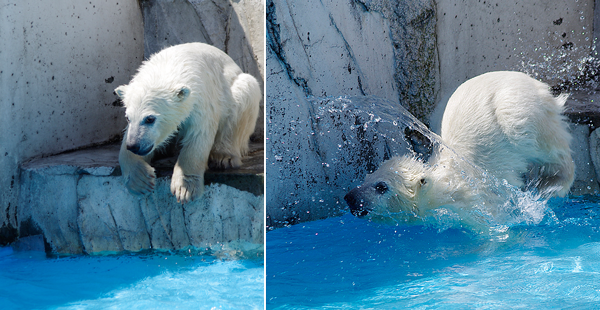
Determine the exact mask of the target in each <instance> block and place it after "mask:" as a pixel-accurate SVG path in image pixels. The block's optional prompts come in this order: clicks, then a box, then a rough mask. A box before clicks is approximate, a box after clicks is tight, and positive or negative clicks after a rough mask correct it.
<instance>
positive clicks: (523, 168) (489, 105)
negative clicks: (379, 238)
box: [344, 72, 575, 222]
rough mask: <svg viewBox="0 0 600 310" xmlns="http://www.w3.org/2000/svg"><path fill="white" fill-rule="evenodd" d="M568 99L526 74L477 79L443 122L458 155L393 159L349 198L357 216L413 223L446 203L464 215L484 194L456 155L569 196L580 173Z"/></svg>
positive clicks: (453, 101) (514, 181)
mask: <svg viewBox="0 0 600 310" xmlns="http://www.w3.org/2000/svg"><path fill="white" fill-rule="evenodd" d="M566 99H567V95H561V96H558V97H556V98H555V97H553V96H552V95H551V93H550V91H549V87H548V85H546V84H544V83H542V82H539V81H536V80H535V79H533V78H531V77H529V76H527V75H526V74H524V73H519V72H490V73H486V74H483V75H480V76H477V77H475V78H472V79H470V80H468V81H466V82H465V83H463V84H462V85H461V86H460V87H458V89H456V91H455V92H454V94H453V95H452V97H451V98H450V100H449V101H448V104H447V106H446V110H445V111H444V115H443V118H442V128H441V138H442V140H443V142H444V143H445V144H446V145H447V146H449V147H450V148H451V149H453V150H454V151H455V152H456V153H454V152H453V151H451V150H448V149H445V148H443V147H440V148H439V149H438V150H437V151H436V152H434V154H433V155H432V158H431V159H430V162H429V163H425V162H423V161H422V160H420V159H417V158H415V157H414V156H403V157H395V158H392V159H390V160H388V161H386V162H384V163H383V164H382V166H381V167H380V168H379V170H377V171H375V172H374V173H373V174H371V175H367V177H366V178H365V181H364V183H363V184H362V185H361V186H359V187H357V188H355V189H353V190H351V191H350V192H349V193H348V194H347V195H346V196H345V197H344V198H345V200H346V201H347V202H348V205H349V207H350V210H351V212H352V213H353V214H354V215H357V216H365V215H369V216H370V217H371V218H372V219H374V220H379V221H389V219H390V218H395V220H396V221H397V220H398V219H400V220H402V221H406V222H411V221H414V220H416V219H418V218H422V217H423V216H425V215H426V214H427V212H428V211H431V210H433V209H436V208H438V207H441V206H454V207H455V208H454V209H453V210H454V211H455V212H456V213H458V214H459V215H461V217H463V215H465V213H467V212H469V209H470V208H471V207H473V205H474V204H475V201H476V200H477V197H480V196H481V195H486V192H485V190H483V191H481V189H475V188H473V185H472V184H469V181H470V180H472V178H469V177H465V174H467V175H468V174H472V175H475V174H476V173H477V172H476V171H475V170H474V167H473V166H469V165H465V164H460V159H459V158H458V157H457V155H458V156H460V157H462V158H463V159H464V160H466V161H468V162H470V163H473V164H475V165H476V166H477V167H479V168H481V169H483V170H484V171H485V172H487V173H488V174H490V175H493V176H495V177H496V178H498V179H499V180H502V179H504V180H506V181H507V182H508V183H509V184H511V185H514V186H517V187H520V188H532V187H535V188H537V190H539V192H540V193H542V194H543V195H545V196H552V195H557V196H564V195H566V194H567V193H568V192H569V189H570V187H571V185H572V184H573V179H574V170H575V168H574V164H573V160H572V159H571V150H570V148H569V143H570V141H571V135H570V134H569V132H568V130H567V129H568V125H567V123H566V122H565V120H564V117H563V116H561V113H562V110H563V106H564V104H565V101H566ZM472 168H473V169H472ZM488 190H492V189H489V188H488ZM478 201H481V199H480V200H478Z"/></svg>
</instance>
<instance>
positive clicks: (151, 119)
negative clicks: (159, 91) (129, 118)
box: [144, 115, 156, 125]
mask: <svg viewBox="0 0 600 310" xmlns="http://www.w3.org/2000/svg"><path fill="white" fill-rule="evenodd" d="M154 121H156V117H155V116H153V115H149V116H146V117H145V118H144V124H147V125H150V124H154Z"/></svg>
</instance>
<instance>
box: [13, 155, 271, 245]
mask: <svg viewBox="0 0 600 310" xmlns="http://www.w3.org/2000/svg"><path fill="white" fill-rule="evenodd" d="M118 149H119V146H118V145H109V146H105V147H100V148H94V149H86V150H82V151H77V152H72V153H66V154H61V155H57V156H52V157H48V158H44V159H40V160H36V161H32V162H29V163H27V164H25V165H23V167H22V172H21V180H22V183H21V197H20V199H19V206H20V207H19V210H18V212H19V213H18V216H17V218H18V219H19V227H18V228H19V235H20V238H24V237H30V236H38V235H41V236H43V238H44V240H45V244H46V249H47V250H49V251H51V252H54V253H59V254H79V253H88V254H96V253H103V252H122V251H134V252H137V251H141V250H145V249H157V250H181V249H186V248H188V247H193V248H198V249H215V248H220V247H223V246H229V245H231V246H236V245H237V244H240V243H247V244H254V245H255V246H256V247H260V246H261V245H262V243H263V231H264V230H263V227H264V220H263V217H264V211H263V205H264V203H263V200H264V198H263V197H264V195H263V193H262V191H263V181H264V180H263V172H262V171H263V170H262V158H263V151H262V150H261V149H260V148H259V149H257V148H254V151H253V153H252V154H251V155H252V156H251V157H247V158H245V159H244V163H245V165H244V167H242V168H241V169H239V170H230V171H208V172H207V173H206V176H205V179H206V182H207V187H206V189H205V190H206V192H205V194H204V196H202V198H201V199H199V200H197V201H194V202H192V203H188V204H185V205H181V204H179V203H177V202H176V200H175V198H174V197H173V195H172V194H171V192H170V189H169V188H170V174H171V173H172V168H163V167H161V165H160V163H158V164H156V166H157V167H158V171H157V175H158V176H159V177H158V179H157V184H156V188H155V190H154V191H153V192H152V193H151V194H150V195H148V196H144V197H137V196H133V195H131V194H130V193H129V192H128V191H127V189H126V188H125V186H124V184H123V181H122V177H121V176H120V169H119V167H118ZM167 166H169V165H167ZM226 184H229V185H226ZM17 247H18V245H17Z"/></svg>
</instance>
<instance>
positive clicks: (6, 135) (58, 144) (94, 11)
mask: <svg viewBox="0 0 600 310" xmlns="http://www.w3.org/2000/svg"><path fill="white" fill-rule="evenodd" d="M0 19H1V20H2V22H1V25H0V37H1V38H2V40H0V63H1V65H0V89H1V92H2V94H3V96H2V98H0V110H1V111H2V113H0V245H2V244H6V243H7V242H9V241H10V240H11V238H14V237H15V235H16V227H17V218H16V213H17V208H18V206H19V204H18V197H19V182H20V180H19V175H20V174H19V165H20V164H21V163H22V162H24V161H26V160H28V159H30V158H33V157H40V156H46V155H50V154H56V153H60V152H64V151H66V150H70V149H76V148H80V147H84V146H89V145H93V144H97V143H102V142H106V141H107V140H109V139H111V138H114V137H117V136H119V135H120V134H121V132H122V129H123V128H124V127H125V124H126V122H125V119H124V117H123V116H122V114H123V111H122V109H121V107H119V106H118V105H117V104H115V102H116V96H115V95H113V89H114V88H115V87H116V85H119V84H121V83H126V82H127V81H128V80H129V79H130V77H131V75H132V74H133V73H134V72H135V70H136V68H137V67H138V66H139V65H140V63H141V61H142V59H143V45H142V44H143V39H144V38H143V28H142V27H143V25H142V15H141V12H140V8H139V6H138V2H137V1H135V0H120V1H119V0H107V1H101V2H94V3H92V2H88V1H76V2H73V1H30V0H16V1H12V0H7V1H2V4H1V5H0ZM99 115H102V117H99Z"/></svg>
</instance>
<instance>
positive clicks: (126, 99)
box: [115, 82, 192, 156]
mask: <svg viewBox="0 0 600 310" xmlns="http://www.w3.org/2000/svg"><path fill="white" fill-rule="evenodd" d="M115 93H116V94H117V95H118V96H119V97H120V98H121V100H122V101H123V104H124V106H125V116H126V117H127V122H128V126H127V136H126V137H125V138H124V139H126V145H127V149H128V150H129V151H131V152H133V153H134V154H137V155H140V156H145V155H148V154H150V152H152V151H153V150H155V149H156V148H158V147H160V146H161V145H162V144H163V143H164V142H165V141H167V140H168V139H169V137H171V136H172V135H173V134H175V133H176V132H177V128H178V126H179V125H180V124H182V122H184V121H185V120H186V119H187V117H188V116H189V114H190V112H191V110H192V104H190V102H189V97H190V89H189V88H188V87H187V86H175V87H150V86H148V85H144V83H133V82H132V83H130V84H129V85H121V86H119V87H117V88H116V89H115Z"/></svg>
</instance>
